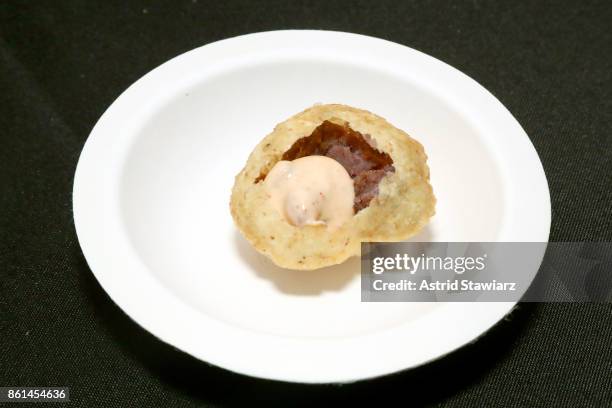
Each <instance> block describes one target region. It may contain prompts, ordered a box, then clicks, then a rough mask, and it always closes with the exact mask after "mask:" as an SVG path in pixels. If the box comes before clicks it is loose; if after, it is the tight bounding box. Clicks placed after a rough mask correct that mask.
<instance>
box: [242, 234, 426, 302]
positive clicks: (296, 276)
mask: <svg viewBox="0 0 612 408" xmlns="http://www.w3.org/2000/svg"><path fill="white" fill-rule="evenodd" d="M431 238H432V233H431V229H430V228H429V226H427V227H425V228H424V229H423V230H422V231H421V232H420V233H419V234H417V235H416V236H415V237H413V238H411V241H414V242H428V241H430V240H431ZM234 245H235V246H236V250H237V252H238V254H239V256H240V258H241V259H242V261H243V262H244V263H245V264H246V265H248V266H249V268H250V269H252V270H253V271H254V272H255V273H256V274H257V276H259V277H260V278H263V279H266V280H269V281H270V282H272V283H273V284H274V285H275V286H276V288H277V289H278V290H280V291H281V292H283V293H287V294H291V295H298V296H312V295H318V294H321V293H323V292H331V291H334V292H335V291H340V290H342V289H343V288H344V287H345V286H346V285H348V284H349V283H350V282H351V281H353V279H356V278H357V276H358V275H359V272H360V270H361V265H360V259H359V257H352V258H350V259H348V260H347V261H346V262H343V263H341V264H340V265H334V266H329V267H326V268H321V269H317V270H314V271H295V270H292V269H285V268H280V267H278V266H276V265H275V264H274V263H272V261H271V260H269V259H268V258H267V257H266V256H264V255H262V254H260V253H259V252H257V251H256V250H255V248H253V247H252V246H251V244H249V242H248V241H247V240H246V239H245V238H244V237H243V236H242V234H240V232H239V231H238V230H235V231H234Z"/></svg>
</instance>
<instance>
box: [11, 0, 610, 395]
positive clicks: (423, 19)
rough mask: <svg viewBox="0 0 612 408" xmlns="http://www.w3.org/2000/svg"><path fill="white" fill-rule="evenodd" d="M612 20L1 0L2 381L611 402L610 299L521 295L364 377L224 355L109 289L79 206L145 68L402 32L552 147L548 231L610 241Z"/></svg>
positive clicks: (528, 7)
mask: <svg viewBox="0 0 612 408" xmlns="http://www.w3.org/2000/svg"><path fill="white" fill-rule="evenodd" d="M128 3H129V4H128ZM611 25H612V5H610V3H609V2H606V1H599V2H556V3H555V2H548V1H524V2H522V1H515V2H497V3H494V2H485V1H482V0H478V1H477V0H472V1H465V2H460V3H456V4H451V3H450V2H433V1H419V2H414V1H410V2H399V1H397V2H389V1H375V0H369V1H355V2H348V1H345V2H332V1H327V2H303V1H270V2H266V3H258V2H252V1H223V2H222V1H218V2H213V1H203V0H197V1H196V0H180V1H166V2H162V1H141V2H123V1H88V2H85V1H83V2H65V1H47V2H42V1H40V2H38V1H31V2H17V1H2V2H1V3H0V186H1V190H0V203H1V207H0V210H1V211H0V242H1V246H0V273H1V274H2V275H1V276H0V385H4V386H8V385H15V386H51V385H57V386H61V385H67V386H70V387H71V396H72V401H73V402H72V405H79V406H84V407H91V406H97V405H99V406H105V407H120V406H121V407H123V406H130V405H133V406H168V407H174V406H197V405H211V406H225V405H252V404H256V403H258V402H259V403H261V402H263V403H267V404H279V405H287V404H288V403H291V405H296V404H303V405H305V406H313V405H314V406H316V405H320V404H324V403H327V404H336V403H371V404H374V405H378V404H379V403H381V402H384V401H393V400H398V401H403V403H404V404H405V405H420V404H422V405H429V406H443V407H447V406H452V407H455V406H459V407H461V406H478V407H480V406H523V407H533V406H551V407H587V406H594V407H601V406H608V407H610V406H612V391H611V390H612V305H611V304H522V305H521V306H520V307H519V308H518V310H516V311H515V312H514V313H513V314H512V315H511V316H509V317H508V318H507V319H506V320H505V321H503V322H501V323H500V324H499V325H497V326H496V327H495V328H494V329H493V330H492V331H491V332H490V333H489V334H487V335H486V336H484V337H483V338H481V339H480V340H478V341H477V342H476V343H475V344H472V345H469V346H467V347H465V348H464V349H462V350H460V351H458V352H456V353H454V354H452V355H451V356H449V357H447V358H445V359H443V360H441V361H438V362H436V363H434V364H430V365H427V366H425V367H422V368H419V369H417V370H413V371H410V372H405V373H401V374H398V375H393V376H390V377H386V378H381V379H377V380H373V381H368V382H362V383H357V384H352V385H343V386H337V385H333V386H305V385H295V384H284V383H277V382H272V381H264V380H257V379H252V378H248V377H243V376H240V375H236V374H232V373H229V372H226V371H225V370H222V369H219V368H215V367H210V366H208V365H206V364H204V363H201V362H198V361H196V360H194V359H192V358H191V357H189V356H187V355H185V354H182V353H180V352H178V351H176V350H174V349H172V348H171V347H169V346H167V345H164V344H161V343H160V342H158V341H157V340H155V338H153V337H152V336H151V335H149V334H148V333H146V332H144V331H143V330H142V329H140V328H139V327H138V326H137V325H136V324H135V323H133V322H132V321H130V320H129V319H128V318H127V317H126V316H125V315H124V314H123V313H122V312H121V311H120V310H119V309H118V308H117V306H115V305H114V304H113V303H112V302H111V301H110V299H109V298H108V297H107V296H106V294H105V293H104V292H103V291H102V289H101V288H100V287H99V286H98V284H97V282H96V281H95V279H94V278H93V275H92V274H91V272H90V271H89V269H88V267H87V265H86V263H85V261H84V259H83V256H82V254H81V252H80V249H79V245H78V242H77V239H76V236H75V232H74V226H73V222H72V210H71V208H72V203H71V188H72V179H73V174H74V170H75V166H76V163H77V158H78V155H79V152H80V150H81V148H82V146H83V144H84V142H85V139H86V138H87V135H88V133H89V131H90V130H91V128H92V127H93V125H94V124H95V122H96V120H97V119H98V117H99V116H100V115H101V114H102V112H103V111H104V110H105V109H106V108H107V107H108V105H109V104H110V103H111V102H113V100H114V99H115V98H116V97H117V96H118V95H119V94H120V93H121V92H122V91H123V90H124V89H125V88H126V87H127V86H129V85H130V84H131V83H132V82H134V81H135V80H137V79H138V78H139V77H140V76H142V75H144V74H145V73H146V72H148V71H149V70H151V69H152V68H154V67H155V66H157V65H159V64H161V63H163V62H164V61H166V60H168V59H170V58H172V57H174V56H176V55H178V54H180V53H182V52H185V51H188V50H190V49H192V48H195V47H198V46H200V45H203V44H206V43H209V42H212V41H215V40H219V39H222V38H227V37H232V36H235V35H239V34H244V33H250V32H256V31H265V30H274V29H283V28H315V29H331V30H341V31H352V32H357V33H363V34H367V35H372V36H376V37H381V38H385V39H389V40H392V41H396V42H399V43H402V44H406V45H408V46H410V47H413V48H416V49H418V50H421V51H424V52H426V53H428V54H430V55H432V56H434V57H436V58H439V59H441V60H443V61H445V62H447V63H449V64H451V65H453V66H455V67H456V68H458V69H460V70H461V71H463V72H465V73H466V74H468V75H469V76H471V77H472V78H474V79H476V80H477V81H478V82H480V83H481V84H482V85H484V86H485V87H486V88H487V89H489V90H490V91H491V92H492V93H493V94H495V95H496V96H497V97H498V98H499V99H500V100H501V101H502V103H503V104H504V105H505V106H506V107H507V108H508V109H509V110H510V111H511V112H512V113H513V114H514V116H515V117H516V118H517V119H518V121H519V122H520V123H521V124H522V125H523V127H524V128H525V130H526V131H527V133H528V134H529V136H530V137H531V140H532V141H533V143H534V145H535V147H536V149H537V151H538V153H539V154H540V157H541V159H542V161H543V163H544V168H545V170H546V174H547V177H548V182H549V184H550V190H551V196H552V197H551V198H552V208H553V224H552V230H551V237H550V238H551V241H610V240H611V238H612V204H611V203H612V159H611V157H612V154H611V153H612V143H611V135H610V133H611V129H612V102H611V101H612V57H611V53H612V34H611V33H612V27H611ZM516 165H517V166H520V165H521V158H520V157H517V158H516ZM100 171H104V169H100ZM245 347H248V344H245ZM254 352H255V351H254Z"/></svg>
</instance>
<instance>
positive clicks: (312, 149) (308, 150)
mask: <svg viewBox="0 0 612 408" xmlns="http://www.w3.org/2000/svg"><path fill="white" fill-rule="evenodd" d="M373 143H374V140H373V139H371V138H370V137H369V136H368V135H362V134H361V133H359V132H357V131H355V130H353V129H351V127H350V126H349V124H348V123H346V124H344V125H339V124H336V123H333V122H330V121H327V120H326V121H324V122H323V123H321V124H320V125H319V126H318V127H317V128H316V129H315V130H314V131H313V132H312V134H310V136H305V137H303V138H301V139H298V140H297V141H296V142H295V143H294V144H293V145H292V146H291V148H289V150H287V151H286V152H285V153H284V154H283V156H282V158H281V160H295V159H299V158H301V157H305V156H314V155H319V156H327V157H329V158H332V159H334V160H336V161H337V162H338V163H340V164H341V165H342V166H343V167H344V168H345V169H346V171H347V173H348V174H349V175H350V176H351V178H352V179H353V183H354V186H355V202H354V205H353V208H354V210H355V213H357V212H358V211H360V210H362V209H364V208H366V207H367V206H368V205H370V201H372V199H373V198H374V197H376V196H377V195H378V184H379V183H380V180H382V178H383V177H384V176H385V175H386V174H387V173H388V172H394V171H395V168H394V167H393V160H392V159H391V156H389V155H388V154H387V153H385V152H381V151H378V150H377V149H376V148H375V147H373ZM265 177H266V175H265V174H261V175H260V176H259V177H257V179H256V180H255V182H256V183H257V182H259V181H261V180H263V179H265Z"/></svg>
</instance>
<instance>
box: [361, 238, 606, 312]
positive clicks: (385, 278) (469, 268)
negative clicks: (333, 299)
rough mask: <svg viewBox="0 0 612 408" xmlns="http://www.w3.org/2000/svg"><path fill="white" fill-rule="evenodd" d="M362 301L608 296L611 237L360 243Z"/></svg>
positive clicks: (587, 299)
mask: <svg viewBox="0 0 612 408" xmlns="http://www.w3.org/2000/svg"><path fill="white" fill-rule="evenodd" d="M361 254H362V256H361V300H362V301H364V302H438V301H439V302H475V301H480V302H516V301H519V300H520V301H524V302H609V301H612V243H608V242H603V243H602V242H399V243H364V244H362V247H361Z"/></svg>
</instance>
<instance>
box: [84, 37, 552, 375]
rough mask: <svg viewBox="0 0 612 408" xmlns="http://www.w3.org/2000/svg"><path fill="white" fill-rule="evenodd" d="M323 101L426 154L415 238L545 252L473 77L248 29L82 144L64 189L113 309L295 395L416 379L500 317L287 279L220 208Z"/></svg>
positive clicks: (318, 279) (530, 187)
mask: <svg viewBox="0 0 612 408" xmlns="http://www.w3.org/2000/svg"><path fill="white" fill-rule="evenodd" d="M332 102H336V103H343V104H348V105H352V106H355V107H359V108H364V109H367V110H370V111H372V112H375V113H377V114H379V115H381V116H383V117H385V118H386V119H388V120H389V121H390V122H391V123H392V124H394V125H395V126H397V127H399V128H401V129H404V130H405V131H407V132H408V133H409V134H411V135H412V136H413V137H414V138H416V139H417V140H419V141H420V142H421V143H422V144H423V145H424V146H425V149H426V151H427V154H428V155H429V166H430V169H431V182H432V185H433V188H434V192H435V194H436V196H437V198H438V204H437V208H436V211H437V213H436V216H435V217H434V218H433V220H432V222H431V224H430V225H429V226H428V227H427V228H426V229H425V230H424V231H423V232H422V233H421V234H420V235H419V236H417V237H415V238H414V240H421V241H428V240H433V241H547V240H548V233H549V227H550V199H549V193H548V186H547V182H546V178H545V175H544V171H543V169H542V165H541V163H540V160H539V158H538V155H537V153H536V152H535V150H534V148H533V146H532V145H531V143H530V141H529V139H528V137H527V135H526V134H525V132H524V131H523V129H522V128H521V127H520V125H519V124H518V123H517V121H516V120H515V119H514V118H513V117H512V115H511V114H510V113H509V112H508V111H507V110H506V109H505V108H504V106H503V105H502V104H501V103H500V102H499V101H498V100H497V99H495V97H494V96H493V95H491V94H490V93H489V92H487V91H486V90H485V89H484V88H482V87H481V86H480V85H478V84H477V83H476V82H474V81H473V80H472V79H470V78H468V77H467V76H465V75H464V74H462V73H461V72H459V71H457V70H455V69H453V68H452V67H450V66H448V65H446V64H444V63H442V62H440V61H438V60H436V59H434V58H432V57H429V56H427V55H425V54H422V53H420V52H418V51H415V50H413V49H410V48H408V47H405V46H402V45H398V44H395V43H392V42H388V41H384V40H380V39H375V38H371V37H365V36H360V35H355V34H347V33H339V32H326V31H276V32H266V33H258V34H251V35H245V36H241V37H237V38H232V39H229V40H224V41H219V42H216V43H213V44H209V45H206V46H204V47H201V48H198V49H195V50H193V51H190V52H188V53H185V54H183V55H181V56H179V57H176V58H174V59H172V60H171V61H169V62H167V63H165V64H163V65H162V66H160V67H158V68H156V69H154V70H153V71H151V72H150V73H148V74H147V75H145V76H144V77H143V78H141V79H140V80H138V81H137V82H136V83H135V84H133V85H132V86H131V87H130V88H128V89H127V90H126V91H125V92H124V93H123V94H122V95H121V96H120V97H119V98H118V99H117V100H116V101H115V102H114V103H113V104H112V105H111V107H110V108H109V109H108V110H107V111H106V112H105V113H104V115H103V116H102V117H101V118H100V120H99V122H98V123H97V124H96V126H95V127H94V129H93V130H92V132H91V135H90V136H89V139H88V140H87V143H86V144H85V147H84V149H83V152H82V154H81V157H80V160H79V164H78V167H77V171H76V175H75V181H74V218H75V224H76V229H77V233H78V237H79V241H80V243H81V247H82V249H83V252H84V254H85V257H86V258H87V262H88V264H89V266H90V267H91V270H92V271H93V273H94V274H95V276H96V278H97V279H98V281H99V282H100V284H101V285H102V287H103V288H104V289H105V290H106V291H107V292H108V294H109V295H110V297H111V298H112V299H113V300H114V301H115V302H116V303H117V304H118V305H119V306H120V307H121V308H122V309H123V310H124V311H125V312H126V313H127V314H128V315H129V316H130V317H131V318H132V319H134V320H135V321H136V322H137V323H138V324H140V325H141V326H142V327H144V328H145V329H147V330H148V331H150V332H151V333H153V334H154V335H155V336H157V337H158V338H160V339H161V340H162V341H164V342H167V343H169V344H172V345H173V346H175V347H177V348H179V349H181V350H184V351H185V352H187V353H189V354H191V355H193V356H195V357H197V358H199V359H201V360H204V361H207V362H209V363H212V364H215V365H217V366H220V367H224V368H226V369H228V370H232V371H235V372H239V373H243V374H247V375H251V376H256V377H264V378H271V379H277V380H284V381H295V382H306V383H321V382H348V381H355V380H361V379H365V378H371V377H376V376H380V375H383V374H388V373H393V372H396V371H399V370H404V369H407V368H411V367H415V366H417V365H420V364H423V363H425V362H428V361H431V360H432V359H435V358H438V357H440V356H443V355H445V354H447V353H449V352H451V351H453V350H455V349H457V348H458V347H461V346H462V345H464V344H466V343H468V342H470V341H472V340H474V339H475V338H477V337H478V336H479V335H481V334H482V333H484V332H485V331H486V330H488V329H489V328H490V327H491V326H493V325H494V324H495V323H496V322H497V321H499V320H500V319H501V318H502V317H503V316H504V315H505V314H507V313H508V312H509V311H510V310H511V308H512V307H513V305H514V304H513V303H384V304H383V303H361V302H360V275H359V261H358V259H356V258H355V259H353V260H350V261H348V262H346V263H345V264H343V265H340V266H337V267H332V268H327V269H324V270H319V271H314V272H297V271H286V270H281V269H279V268H277V267H275V266H274V265H273V264H271V263H270V262H269V261H267V260H266V259H264V258H263V257H262V256H260V255H259V254H258V253H256V252H255V251H254V250H253V249H252V248H251V247H250V246H249V244H248V243H246V242H245V240H244V239H243V238H242V237H241V236H240V234H239V233H238V232H237V231H236V228H235V227H234V225H233V222H232V218H231V216H230V212H229V196H230V189H231V187H232V184H233V179H234V176H235V174H236V173H238V171H240V169H241V168H242V166H243V165H244V163H245V162H246V159H247V156H248V154H249V153H250V151H251V150H252V149H253V147H254V146H255V145H256V144H257V142H258V141H259V140H260V139H261V138H263V137H264V136H265V135H266V134H267V133H269V132H270V131H271V130H272V129H273V127H274V126H275V124H277V123H278V122H281V121H283V120H285V119H286V118H288V117H289V116H291V115H293V114H295V113H297V112H299V111H301V110H303V109H305V108H307V107H309V106H311V105H313V104H315V103H332ZM534 273H535V271H534Z"/></svg>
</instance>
